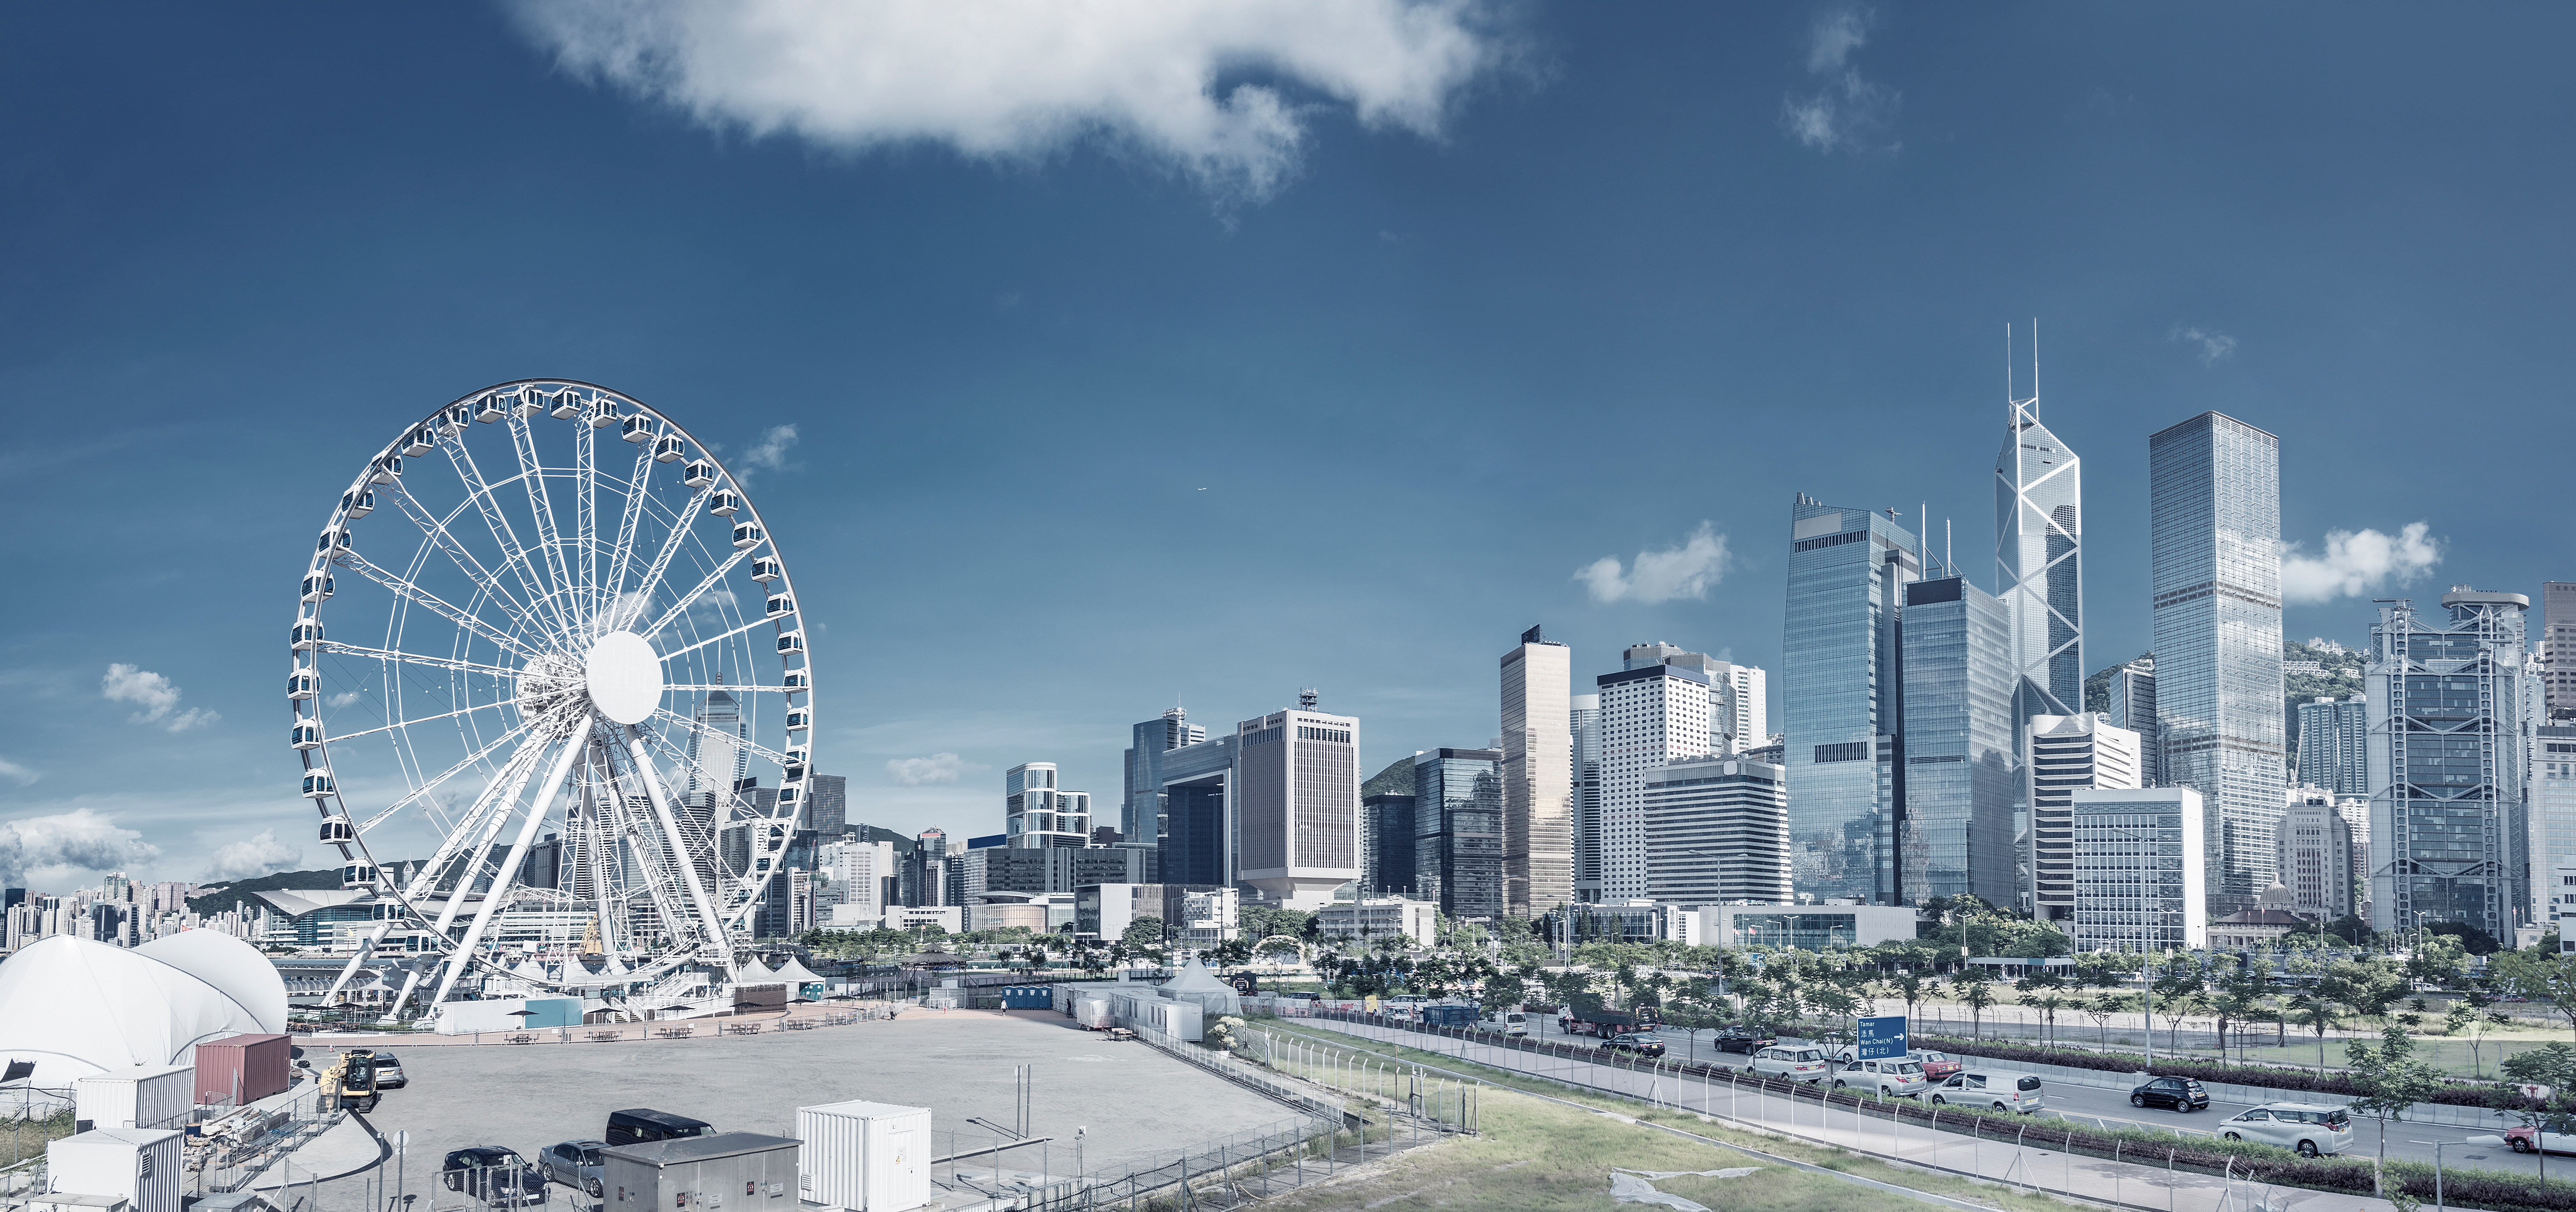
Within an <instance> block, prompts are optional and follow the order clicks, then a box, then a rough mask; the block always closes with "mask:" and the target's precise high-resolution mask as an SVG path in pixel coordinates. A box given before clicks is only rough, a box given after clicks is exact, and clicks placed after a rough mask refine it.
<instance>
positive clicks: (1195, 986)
mask: <svg viewBox="0 0 2576 1212" xmlns="http://www.w3.org/2000/svg"><path fill="white" fill-rule="evenodd" d="M1154 992H1155V993H1157V994H1159V995H1161V996H1163V997H1168V998H1171V999H1172V1000H1174V1001H1182V1002H1189V1003H1192V1004H1194V1005H1196V1006H1197V1007H1198V1008H1199V1009H1200V1010H1201V1011H1202V1012H1204V1013H1206V1014H1207V1015H1208V1016H1209V1017H1211V1018H1213V1017H1215V1016H1217V1015H1222V1014H1241V1013H1243V998H1242V996H1241V995H1239V994H1237V993H1236V992H1235V991H1234V986H1232V985H1229V984H1227V983H1225V982H1224V981H1221V980H1218V979H1217V978H1216V974H1215V973H1213V972H1210V971H1208V970H1207V965H1205V964H1202V963H1200V962H1199V961H1198V957H1196V956H1192V957H1191V958H1190V962H1189V964H1188V965H1187V966H1185V967H1183V968H1182V969H1181V971H1180V973H1179V975H1177V976H1174V977H1173V978H1172V979H1171V980H1169V981H1166V982H1164V983H1163V984H1162V985H1161V986H1159V987H1158V988H1156V989H1155V990H1154Z"/></svg>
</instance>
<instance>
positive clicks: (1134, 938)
mask: <svg viewBox="0 0 2576 1212" xmlns="http://www.w3.org/2000/svg"><path fill="white" fill-rule="evenodd" d="M1118 941H1119V942H1122V943H1125V944H1127V945H1128V946H1129V947H1132V948H1134V949H1136V950H1139V951H1153V950H1159V949H1160V948H1161V947H1162V945H1163V919H1161V918H1159V917H1155V916H1153V915H1152V914H1147V915H1145V916H1144V917H1140V918H1137V919H1136V920H1135V921H1132V922H1129V923H1127V928H1126V929H1125V930H1123V931H1121V932H1119V935H1118Z"/></svg>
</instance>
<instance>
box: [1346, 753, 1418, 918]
mask: <svg viewBox="0 0 2576 1212" xmlns="http://www.w3.org/2000/svg"><path fill="white" fill-rule="evenodd" d="M1408 772H1409V771H1408ZM1415 803H1416V801H1415V799H1414V797H1413V796H1412V795H1411V794H1409V793H1408V794H1403V795H1398V794H1396V793H1394V792H1385V791H1382V792H1379V793H1377V794H1375V795H1370V796H1365V797H1363V798H1362V799H1361V800H1360V843H1361V845H1360V895H1362V896H1411V895H1413V891H1414V887H1415V884H1416V882H1417V881H1416V880H1415V878H1414V876H1415V872H1414V865H1413V839H1414V835H1415V834H1416V833H1417V832H1419V830H1418V828H1417V827H1416V826H1415V823H1414V819H1415V817H1414V804H1415Z"/></svg>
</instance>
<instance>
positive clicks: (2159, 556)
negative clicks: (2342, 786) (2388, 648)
mask: <svg viewBox="0 0 2576 1212" xmlns="http://www.w3.org/2000/svg"><path fill="white" fill-rule="evenodd" d="M2147 479H2148V495H2149V498H2150V513H2151V521H2150V523H2149V534H2150V548H2151V553H2150V556H2149V576H2150V578H2151V580H2152V581H2153V584H2154V588H2155V595H2156V596H2155V626H2156V646H2155V654H2156V714H2157V717H2158V725H2159V726H2158V738H2157V739H2158V743H2159V746H2160V748H2161V753H2162V759H2161V762H2160V771H2159V772H2160V773H2161V774H2162V776H2163V778H2164V781H2165V782H2166V783H2168V784H2170V785H2174V786H2180V787H2190V788H2193V789H2194V790H2197V791H2199V792H2200V793H2201V798H2202V800H2203V802H2204V804H2205V805H2206V806H2207V809H2208V812H2209V816H2210V820H2209V828H2208V830H2207V836H2206V838H2205V839H2204V841H2205V844H2206V845H2207V846H2208V854H2207V869H2208V874H2209V890H2210V894H2211V896H2212V897H2213V898H2214V903H2213V906H2212V907H2214V908H2219V909H2221V910H2222V912H2223V913H2224V912H2234V911H2236V910H2238V909H2245V908H2251V907H2252V905H2253V899H2254V896H2255V895H2256V894H2257V893H2259V892H2261V891H2262V890H2263V889H2264V888H2266V887H2268V886H2270V885H2271V883H2272V882H2273V878H2274V872H2273V870H2272V865H2273V863H2275V862H2276V861H2278V859H2279V851H2278V848H2277V847H2276V846H2275V845H2274V844H2273V837H2272V829H2273V827H2274V825H2275V824H2277V823H2278V822H2279V820H2280V815H2281V792H2282V788H2283V787H2284V786H2285V785H2286V783H2285V780H2284V777H2283V776H2284V773H2285V772H2284V771H2283V769H2282V760H2283V758H2284V757H2285V756H2286V746H2285V744H2284V738H2283V736H2282V731H2283V730H2282V718H2281V440H2280V439H2279V438H2276V437H2274V436H2272V435H2271V434H2268V433H2265V432H2263V431H2262V430H2259V429H2256V428H2254V427H2253V426H2251V425H2247V424H2245V423H2244V422H2242V421H2238V420H2236V419H2234V418H2232V417H2228V416H2225V415H2223V414H2220V413H2215V412H2206V413H2202V414H2201V415H2199V416H2196V417H2193V418H2192V419H2190V420H2188V421H2185V422H2183V423H2181V424H2179V425H2175V426H2173V427H2171V428H2169V429H2166V430H2164V431H2162V432H2160V433H2157V434H2155V435H2154V436H2152V437H2150V438H2148V439H2147Z"/></svg>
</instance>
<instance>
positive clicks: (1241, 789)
mask: <svg viewBox="0 0 2576 1212" xmlns="http://www.w3.org/2000/svg"><path fill="white" fill-rule="evenodd" d="M1299 698H1300V701H1301V702H1302V703H1304V704H1305V705H1304V706H1302V707H1300V708H1299V709H1298V710H1295V711H1279V712H1273V713H1271V714H1270V715H1266V716H1263V717H1261V718H1259V719H1251V720H1245V721H1243V722H1242V723H1240V724H1237V725H1235V732H1234V741H1235V756H1234V769H1235V776H1234V777H1235V779H1236V786H1235V788H1234V821H1235V827H1234V836H1235V845H1236V859H1235V861H1236V863H1237V864H1239V866H1238V867H1237V869H1236V872H1235V877H1236V878H1237V879H1239V880H1241V881H1243V882H1245V883H1248V884H1251V885H1252V886H1253V887H1255V888H1257V889H1260V890H1261V891H1262V892H1263V893H1265V894H1267V895H1268V896H1269V897H1270V899H1272V900H1273V901H1275V902H1276V903H1278V904H1279V905H1281V906H1282V907H1285V908H1290V909H1312V908H1315V907H1317V906H1320V905H1323V904H1325V903H1327V902H1329V901H1331V900H1332V898H1333V890H1334V889H1335V888H1338V887H1340V886H1341V885H1343V884H1346V883H1349V882H1351V881H1352V880H1356V879H1358V878H1359V875H1360V851H1359V832H1360V759H1359V739H1360V722H1359V721H1358V720H1357V719H1354V718H1352V717H1350V716H1344V715H1326V714H1324V713H1323V712H1321V711H1317V710H1315V709H1314V706H1313V700H1314V696H1313V695H1312V694H1304V695H1300V696H1299ZM1164 880H1165V882H1167V883H1168V882H1171V875H1170V874H1169V870H1168V869H1166V873H1165V875H1164Z"/></svg>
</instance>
